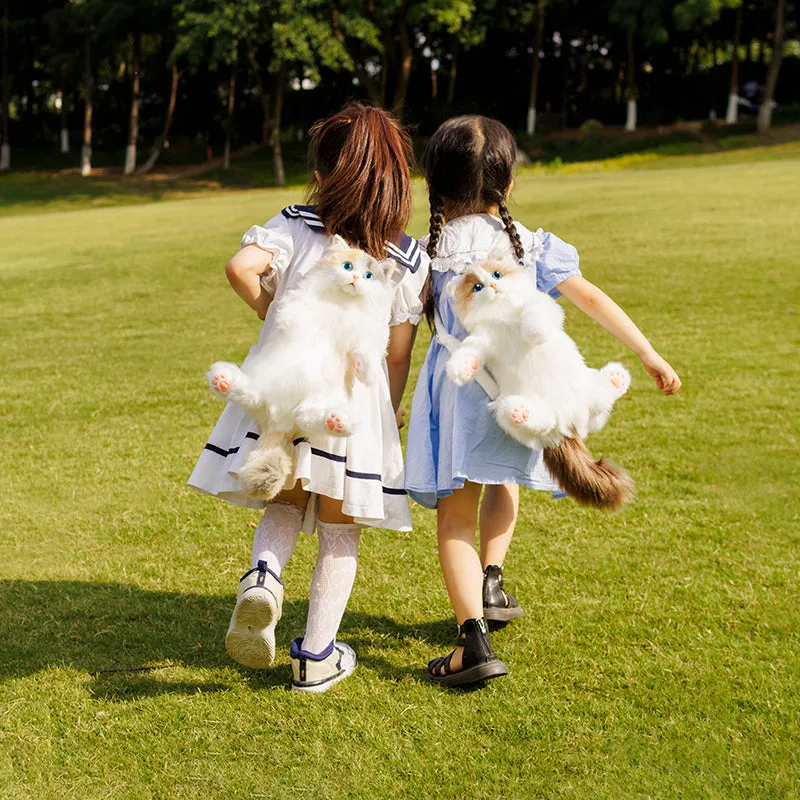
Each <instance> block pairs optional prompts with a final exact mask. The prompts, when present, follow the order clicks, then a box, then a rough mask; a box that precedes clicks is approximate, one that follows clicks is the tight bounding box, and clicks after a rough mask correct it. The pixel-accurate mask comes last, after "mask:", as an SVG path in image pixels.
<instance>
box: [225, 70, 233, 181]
mask: <svg viewBox="0 0 800 800" xmlns="http://www.w3.org/2000/svg"><path fill="white" fill-rule="evenodd" d="M235 104H236V65H235V64H231V74H230V78H229V79H228V119H227V121H226V123H225V151H224V153H223V155H222V168H223V169H230V168H231V136H232V135H233V109H234V105H235Z"/></svg>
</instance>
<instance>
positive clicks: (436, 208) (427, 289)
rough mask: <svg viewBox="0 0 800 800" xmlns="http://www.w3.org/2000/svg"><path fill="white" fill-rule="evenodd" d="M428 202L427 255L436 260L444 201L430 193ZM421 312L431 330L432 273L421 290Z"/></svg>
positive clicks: (432, 318)
mask: <svg viewBox="0 0 800 800" xmlns="http://www.w3.org/2000/svg"><path fill="white" fill-rule="evenodd" d="M428 202H429V203H430V206H431V224H430V238H429V239H428V248H427V250H428V255H429V256H430V257H431V258H436V246H437V245H438V244H439V237H440V236H441V235H442V228H443V227H444V199H443V198H442V196H441V195H440V194H436V193H435V192H431V193H430V194H429V195H428ZM422 310H423V312H424V314H425V319H426V321H427V323H428V327H429V328H430V329H431V330H433V320H434V316H435V314H434V297H433V272H432V271H431V272H428V277H427V278H425V285H424V286H423V288H422Z"/></svg>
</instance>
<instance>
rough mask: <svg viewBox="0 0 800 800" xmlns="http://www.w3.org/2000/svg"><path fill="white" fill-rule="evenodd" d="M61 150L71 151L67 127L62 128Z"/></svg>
mask: <svg viewBox="0 0 800 800" xmlns="http://www.w3.org/2000/svg"><path fill="white" fill-rule="evenodd" d="M61 152H62V153H69V131H68V130H67V129H66V128H62V129H61Z"/></svg>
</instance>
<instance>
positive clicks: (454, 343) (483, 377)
mask: <svg viewBox="0 0 800 800" xmlns="http://www.w3.org/2000/svg"><path fill="white" fill-rule="evenodd" d="M434 330H435V332H436V338H437V339H438V341H439V344H440V345H441V346H442V347H444V349H445V350H447V352H448V353H450V355H452V354H453V353H454V352H455V350H456V348H457V347H458V346H459V345H460V344H461V339H458V338H457V337H455V336H453V334H452V333H448V332H447V329H446V328H445V327H444V325H443V324H442V318H441V316H439V309H438V308H436V309H434ZM475 380H476V381H477V382H478V385H479V386H480V387H481V389H483V391H484V392H486V394H488V395H489V399H490V400H494V399H496V398H497V396H498V395H499V394H500V389H499V388H498V387H497V383H496V382H495V379H494V378H493V377H492V376H491V374H490V373H489V371H488V370H487V369H486V368H484V367H481V368H480V369H479V370H478V373H477V375H475Z"/></svg>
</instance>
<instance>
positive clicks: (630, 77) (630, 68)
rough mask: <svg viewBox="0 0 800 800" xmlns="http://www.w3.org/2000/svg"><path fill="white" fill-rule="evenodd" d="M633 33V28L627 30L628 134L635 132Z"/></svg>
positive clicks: (626, 89) (626, 122) (626, 94)
mask: <svg viewBox="0 0 800 800" xmlns="http://www.w3.org/2000/svg"><path fill="white" fill-rule="evenodd" d="M633 33H634V28H628V35H627V39H628V63H627V64H626V66H625V75H626V77H625V96H626V98H627V100H628V116H627V119H626V120H625V130H626V131H630V132H633V131H635V130H636V121H637V120H636V117H637V111H638V109H637V104H636V100H637V96H636V65H635V63H634V50H633Z"/></svg>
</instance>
